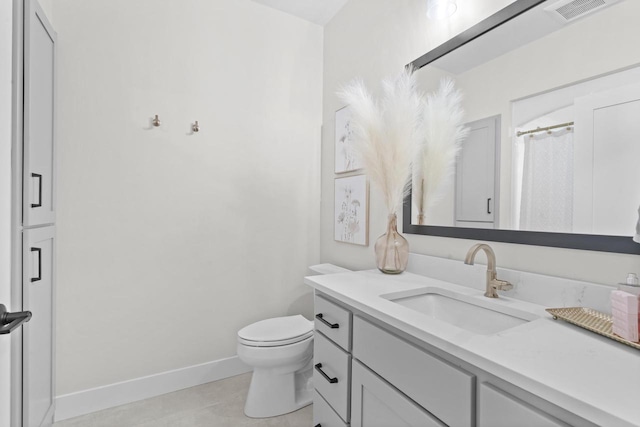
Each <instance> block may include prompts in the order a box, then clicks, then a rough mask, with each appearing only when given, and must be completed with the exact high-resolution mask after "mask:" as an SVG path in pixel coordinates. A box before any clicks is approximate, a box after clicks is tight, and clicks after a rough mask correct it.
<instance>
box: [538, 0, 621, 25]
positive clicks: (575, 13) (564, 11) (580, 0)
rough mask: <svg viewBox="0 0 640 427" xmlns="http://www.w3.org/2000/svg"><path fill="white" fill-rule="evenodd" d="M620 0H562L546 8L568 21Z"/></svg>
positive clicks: (561, 20)
mask: <svg viewBox="0 0 640 427" xmlns="http://www.w3.org/2000/svg"><path fill="white" fill-rule="evenodd" d="M619 1H620V0H560V1H558V2H556V3H553V4H552V5H551V6H549V7H546V8H545V9H544V10H545V11H546V12H549V13H550V14H551V15H553V17H554V18H555V19H556V20H558V21H560V22H562V23H567V22H571V21H575V20H576V19H579V18H582V17H583V16H586V15H588V14H590V13H593V12H596V11H598V10H600V9H602V8H605V7H607V6H610V5H612V4H614V3H618V2H619Z"/></svg>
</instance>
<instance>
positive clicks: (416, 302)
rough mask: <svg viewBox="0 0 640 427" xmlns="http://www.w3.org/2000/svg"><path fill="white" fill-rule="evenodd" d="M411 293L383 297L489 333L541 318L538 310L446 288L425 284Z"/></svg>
mask: <svg viewBox="0 0 640 427" xmlns="http://www.w3.org/2000/svg"><path fill="white" fill-rule="evenodd" d="M417 292H418V293H415V292H414V293H413V295H410V296H406V295H405V296H400V295H397V294H389V295H381V297H383V298H385V299H387V300H389V301H391V302H394V303H396V304H399V305H402V306H404V307H407V308H410V309H412V310H415V311H418V312H420V313H423V314H426V315H427V316H430V317H433V318H435V319H438V320H441V321H443V322H447V323H449V324H451V325H454V326H457V327H459V328H462V329H465V330H467V331H469V332H474V333H476V334H482V335H490V334H495V333H497V332H501V331H504V330H506V329H510V328H513V327H516V326H519V325H523V324H525V323H527V322H530V321H532V320H535V319H537V318H538V316H536V315H535V314H532V313H528V312H526V311H521V310H517V309H513V308H511V307H502V306H499V305H498V304H495V303H493V302H489V301H487V302H484V301H481V300H478V299H477V298H474V297H469V296H467V295H462V294H457V293H455V292H450V291H447V290H445V289H439V288H426V289H423V290H418V291H417Z"/></svg>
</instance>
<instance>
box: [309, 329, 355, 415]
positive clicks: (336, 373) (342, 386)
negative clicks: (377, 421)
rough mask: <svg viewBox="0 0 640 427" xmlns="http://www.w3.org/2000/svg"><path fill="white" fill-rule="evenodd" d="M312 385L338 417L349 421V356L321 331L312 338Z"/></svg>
mask: <svg viewBox="0 0 640 427" xmlns="http://www.w3.org/2000/svg"><path fill="white" fill-rule="evenodd" d="M313 365H314V367H313V368H314V369H313V385H314V386H315V388H316V391H317V392H318V393H320V395H321V396H322V397H324V399H325V400H326V401H327V403H329V405H331V407H332V408H333V409H334V410H335V411H336V412H337V413H338V415H340V417H341V418H342V419H343V420H344V421H347V422H349V415H350V414H349V399H350V396H349V394H350V393H349V387H350V382H351V381H350V380H351V378H350V374H351V372H350V371H351V369H350V368H351V356H350V355H349V353H345V351H344V350H342V349H341V348H340V347H338V346H337V345H335V344H334V343H332V342H331V341H330V340H329V339H328V338H327V337H325V336H324V335H322V334H321V333H316V334H315V337H314V339H313Z"/></svg>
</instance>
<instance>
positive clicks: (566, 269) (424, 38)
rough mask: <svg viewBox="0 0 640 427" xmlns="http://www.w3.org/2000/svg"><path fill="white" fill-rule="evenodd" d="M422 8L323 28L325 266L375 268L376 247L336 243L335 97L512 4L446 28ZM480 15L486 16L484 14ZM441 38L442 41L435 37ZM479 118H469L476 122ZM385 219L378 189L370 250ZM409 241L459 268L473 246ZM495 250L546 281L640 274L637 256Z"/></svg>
mask: <svg viewBox="0 0 640 427" xmlns="http://www.w3.org/2000/svg"><path fill="white" fill-rule="evenodd" d="M423 3H424V2H414V1H410V0H402V1H398V2H393V4H391V2H385V1H382V0H376V1H367V0H351V1H350V2H349V3H348V4H347V5H346V6H345V7H344V8H343V9H342V10H341V12H340V13H339V14H338V16H336V17H335V18H334V19H333V20H332V21H331V22H330V23H329V24H328V25H327V26H326V27H325V35H324V37H325V43H324V52H325V56H324V70H325V74H324V104H323V106H324V109H323V112H324V127H323V129H324V132H323V138H322V156H323V162H322V230H321V233H322V234H321V242H322V246H321V256H322V261H323V262H333V263H337V264H341V265H344V266H345V267H349V268H374V265H375V264H374V257H373V244H371V245H370V246H369V247H367V248H361V247H356V246H353V245H348V244H344V243H337V242H334V241H333V234H332V233H333V213H332V212H333V180H334V177H335V174H334V173H333V155H334V153H333V151H334V148H333V121H334V119H333V115H334V112H335V110H337V109H338V108H340V107H342V104H341V102H340V101H339V100H338V98H337V97H336V96H335V92H336V90H337V89H338V88H339V87H340V85H342V84H344V83H346V82H348V81H349V80H351V79H352V78H354V77H356V76H360V77H362V78H363V79H364V81H365V83H366V84H367V85H368V86H369V87H376V86H377V85H378V84H379V81H380V79H382V78H383V77H385V76H388V75H390V74H395V73H397V72H399V71H400V70H401V69H402V67H403V66H404V65H405V64H407V63H409V62H411V61H412V60H414V59H415V58H417V57H418V56H420V55H421V54H423V53H425V52H427V51H429V50H431V49H432V48H434V47H436V46H437V45H439V44H441V43H442V42H443V41H445V40H446V38H448V37H451V36H453V35H455V34H458V33H459V32H461V30H463V29H465V28H468V27H469V26H471V25H473V24H474V23H476V22H478V21H480V20H482V19H483V18H485V17H487V16H488V15H490V14H491V13H493V12H494V11H496V10H498V9H500V8H502V7H504V6H506V5H507V4H509V3H511V0H503V1H498V0H495V1H486V2H471V1H462V0H459V1H458V9H459V12H460V14H456V15H454V16H453V18H452V19H451V20H450V21H445V22H441V23H436V22H428V21H427V19H426V17H425V15H424V10H423V8H424V5H423ZM480 3H481V4H482V6H481V5H480ZM480 7H483V9H478V8H480ZM474 8H475V9H474ZM436 33H440V34H441V35H442V36H441V37H439V38H436V37H432V35H433V34H436ZM594 62H597V61H594ZM491 114H494V113H493V112H492V113H491ZM491 114H487V115H491ZM475 118H476V117H469V119H470V120H473V119H475ZM503 127H504V122H503ZM385 219H386V213H385V211H384V206H383V204H382V201H381V199H380V197H379V193H377V192H376V190H375V189H372V192H371V212H370V220H371V226H370V241H371V242H372V243H373V242H375V239H376V238H377V237H378V235H380V234H382V233H383V232H384V229H385V228H384V227H385ZM407 237H408V240H409V243H410V245H411V251H412V252H416V253H421V254H428V255H435V256H440V257H445V258H451V259H458V260H462V259H463V258H464V255H465V254H466V252H467V250H468V248H469V247H470V246H471V245H472V244H473V243H474V242H472V241H469V240H464V239H450V238H439V237H430V236H416V235H409V236H407ZM491 245H492V247H493V248H494V249H495V251H496V254H497V259H498V263H499V265H500V266H502V267H508V268H513V269H519V270H525V271H533V272H538V273H542V274H551V275H557V276H561V277H568V278H575V279H581V280H587V281H593V282H598V283H605V284H614V283H616V282H618V281H620V280H622V279H623V278H624V277H625V274H626V273H627V272H628V271H639V270H640V259H639V257H638V256H636V255H619V254H611V253H599V252H591V251H576V250H567V249H559V248H544V247H535V246H527V245H511V244H504V243H491Z"/></svg>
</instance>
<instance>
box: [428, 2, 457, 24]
mask: <svg viewBox="0 0 640 427" xmlns="http://www.w3.org/2000/svg"><path fill="white" fill-rule="evenodd" d="M456 10H458V5H457V4H456V0H427V17H429V19H435V20H438V19H445V18H448V17H450V16H451V15H453V14H454V13H456Z"/></svg>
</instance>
